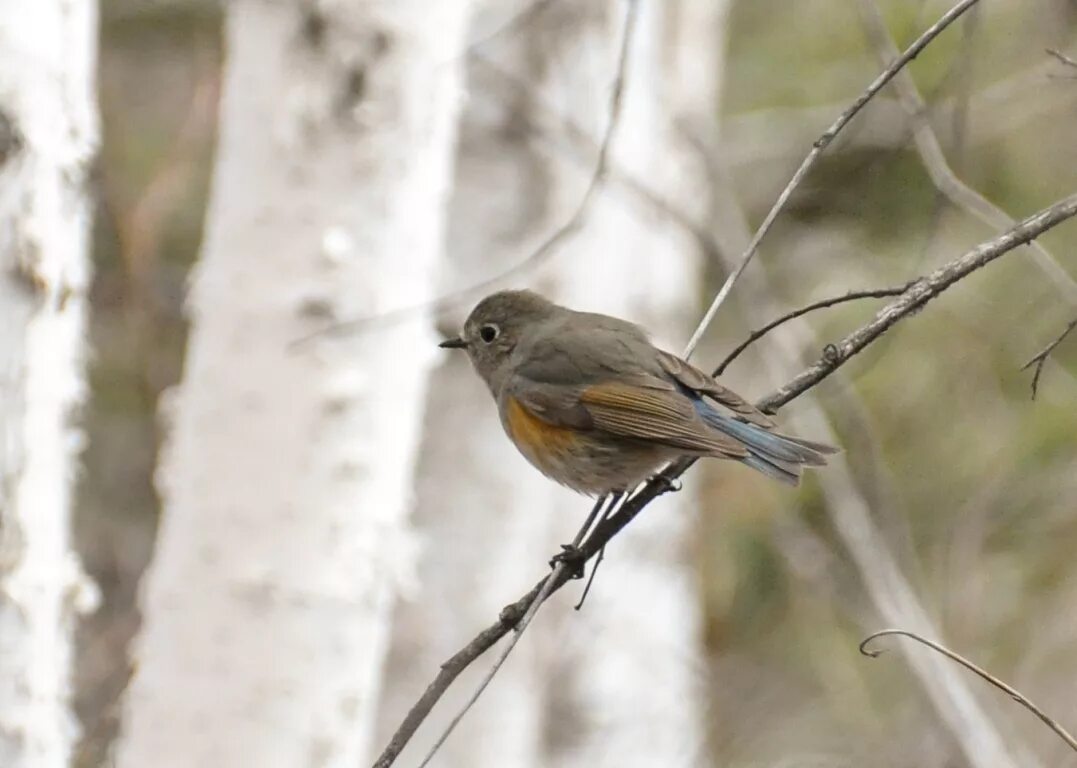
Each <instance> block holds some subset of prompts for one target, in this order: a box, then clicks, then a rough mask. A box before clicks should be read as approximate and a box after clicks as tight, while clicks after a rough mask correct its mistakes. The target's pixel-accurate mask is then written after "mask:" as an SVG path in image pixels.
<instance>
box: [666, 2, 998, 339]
mask: <svg viewBox="0 0 1077 768" xmlns="http://www.w3.org/2000/svg"><path fill="white" fill-rule="evenodd" d="M978 2H979V0H961V2H959V3H958V4H957V5H955V6H954V7H953V8H951V9H950V10H949V11H947V12H946V13H945V14H944V15H943V16H942V18H940V19H939V20H938V21H936V22H935V23H934V24H932V25H931V26H930V27H929V28H928V29H927V30H926V31H925V32H924V33H923V34H922V35H920V37H918V38H917V39H916V41H915V42H913V44H912V45H910V46H909V47H908V48H907V49H906V50H905V52H904V53H903V54H901V55H900V56H898V57H897V58H896V59H894V61H892V62H891V63H890V65H889V66H887V67H886V69H884V70H883V71H882V73H880V74H879V76H878V77H876V78H875V80H874V81H872V83H871V85H869V86H868V87H867V89H866V90H865V91H864V92H863V93H862V94H860V96H859V97H858V98H857V100H856V101H854V102H853V103H852V104H851V105H850V106H849V108H848V109H846V110H845V111H844V112H842V113H841V114H840V115H838V119H837V120H835V121H834V122H833V123H832V124H831V126H830V127H829V128H827V129H826V131H824V132H823V135H822V136H820V137H819V138H818V139H816V140H815V143H814V144H812V148H811V151H810V152H808V155H807V157H805V158H804V161H803V162H802V163H801V164H800V167H799V168H797V171H796V173H794V174H793V178H791V179H790V180H789V183H788V184H786V185H785V189H783V190H782V193H781V194H780V195H778V199H777V201H775V203H774V206H773V207H772V208H771V209H770V212H769V213H768V214H767V216H766V218H765V219H763V223H762V224H760V225H759V229H758V230H756V233H755V235H754V236H753V237H752V241H751V242H750V243H748V248H747V249H746V250H745V251H744V253H743V255H741V257H740V261H739V262H738V264H737V267H736V269H734V270H733V272H732V273H731V274H730V275H729V277H727V278H726V281H725V283H724V284H723V285H722V288H721V290H719V291H718V295H716V296H715V297H714V300H713V301H712V302H711V305H710V307H709V308H708V309H707V312H706V314H705V315H704V316H703V320H702V322H700V324H699V327H698V328H696V330H695V333H693V334H692V338H691V339H689V341H688V345H687V346H686V347H685V350H684V357H685V358H688V357H690V356H691V354H692V352H694V351H695V348H696V346H697V345H698V344H699V341H700V339H702V338H703V334H704V333H705V332H706V330H707V328H708V326H710V324H711V321H712V320H714V316H715V314H717V312H718V308H719V307H720V306H721V305H722V303H723V302H724V301H725V300H726V297H727V296H728V295H729V292H730V291H731V290H732V289H733V284H734V283H735V282H736V281H737V279H738V278H739V277H740V276H741V273H742V272H744V270H745V269H746V268H747V266H748V264H749V262H751V260H752V257H753V256H755V253H756V251H757V250H759V243H760V242H762V240H763V237H764V236H765V235H766V234H767V232H769V231H770V228H771V226H772V225H773V224H774V220H775V219H777V218H778V214H779V213H781V211H782V209H784V208H785V205H786V203H788V202H789V198H790V197H792V195H793V191H794V190H795V189H796V188H797V187H798V186H800V182H801V181H803V180H804V177H805V176H807V175H808V171H810V170H811V168H812V166H814V165H815V162H816V160H818V159H819V155H821V154H822V153H823V150H825V149H826V148H827V147H828V146H830V143H831V142H832V141H834V138H835V137H836V136H837V135H838V133H840V132H841V130H842V129H843V128H844V127H845V126H846V125H848V123H849V121H850V120H852V119H853V118H854V117H856V115H857V113H858V112H860V110H861V109H863V108H864V105H866V104H867V103H868V102H869V101H871V99H872V98H873V97H874V96H875V94H877V93H878V92H879V91H880V90H882V88H883V86H884V85H886V84H887V83H888V82H890V80H891V79H893V77H894V76H895V75H896V74H897V73H898V72H900V71H901V69H902V68H903V67H904V66H905V65H906V64H908V63H909V62H910V61H912V60H913V59H915V58H916V57H917V56H918V55H919V54H920V52H921V51H922V50H924V48H926V47H927V45H928V44H929V43H930V42H931V41H932V40H934V39H935V38H936V37H938V36H939V33H941V32H942V31H943V30H944V29H946V28H947V27H948V26H950V24H952V23H953V22H954V21H955V20H956V19H957V18H958V17H960V16H961V14H963V13H964V12H965V11H967V10H968V9H969V8H971V7H972V6H974V5H976V3H978Z"/></svg>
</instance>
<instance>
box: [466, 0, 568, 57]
mask: <svg viewBox="0 0 1077 768" xmlns="http://www.w3.org/2000/svg"><path fill="white" fill-rule="evenodd" d="M552 1H553V0H535V1H534V2H531V3H528V4H527V5H525V6H524V7H523V8H521V9H519V10H518V11H516V12H515V13H513V14H510V15H509V17H508V18H507V19H506V20H505V21H503V22H502V23H501V24H499V25H498V26H497V27H495V28H494V29H492V30H491V31H490V32H488V33H486V34H485V35H483V36H482V37H480V38H478V39H477V40H473V41H472V42H471V43H469V44H468V46H467V48H466V49H464V56H470V55H471V54H473V53H475V52H476V51H478V50H479V49H480V48H482V47H483V46H484V45H486V44H487V43H489V42H490V41H491V40H493V39H495V38H498V37H501V36H502V35H511V34H514V33H516V32H517V31H519V30H520V29H522V28H523V27H524V26H525V25H527V24H529V23H530V22H531V20H532V19H534V18H535V17H537V16H538V15H539V14H541V13H542V12H543V11H544V10H546V6H547V5H549V4H550V3H551V2H552Z"/></svg>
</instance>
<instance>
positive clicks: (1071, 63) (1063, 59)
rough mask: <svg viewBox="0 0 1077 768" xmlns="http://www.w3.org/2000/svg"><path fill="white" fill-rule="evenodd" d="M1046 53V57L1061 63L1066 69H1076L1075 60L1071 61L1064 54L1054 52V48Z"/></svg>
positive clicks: (1071, 59) (1076, 60)
mask: <svg viewBox="0 0 1077 768" xmlns="http://www.w3.org/2000/svg"><path fill="white" fill-rule="evenodd" d="M1047 53H1048V55H1050V56H1052V57H1054V58H1056V59H1058V60H1059V61H1061V62H1062V63H1063V64H1065V65H1066V66H1067V67H1073V68H1074V69H1077V59H1073V58H1071V57H1069V56H1067V55H1066V54H1064V53H1062V51H1058V50H1055V49H1054V48H1048V49H1047Z"/></svg>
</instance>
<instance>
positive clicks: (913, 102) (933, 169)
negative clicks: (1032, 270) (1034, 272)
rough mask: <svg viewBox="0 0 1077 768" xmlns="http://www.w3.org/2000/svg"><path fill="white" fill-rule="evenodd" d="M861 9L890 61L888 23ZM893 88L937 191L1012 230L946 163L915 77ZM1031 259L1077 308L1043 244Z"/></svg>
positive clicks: (1069, 282)
mask: <svg viewBox="0 0 1077 768" xmlns="http://www.w3.org/2000/svg"><path fill="white" fill-rule="evenodd" d="M860 7H861V11H862V16H863V18H864V24H865V27H866V28H867V32H868V36H869V37H870V38H871V42H872V44H873V45H874V46H875V50H876V52H877V53H878V55H879V58H880V60H883V61H885V60H887V59H889V58H890V57H892V56H894V55H896V53H897V46H895V45H894V40H893V38H892V37H891V36H890V33H889V31H888V30H887V28H886V21H885V20H884V19H883V16H882V12H881V11H880V10H879V6H878V4H877V3H876V0H860ZM894 88H895V89H896V90H897V93H898V99H899V100H900V102H901V105H902V107H904V109H905V111H906V112H907V113H908V115H909V118H910V119H911V120H912V121H913V141H914V143H915V144H916V151H917V153H918V154H919V155H920V159H921V161H922V162H923V164H924V168H925V169H926V170H927V172H928V175H929V176H930V177H931V181H932V183H933V184H934V185H935V187H936V188H937V189H938V190H939V192H941V193H942V194H943V195H945V196H946V197H947V198H948V199H949V200H950V202H952V203H953V204H954V205H956V206H957V207H959V208H961V209H963V210H965V211H966V212H968V213H970V214H972V215H973V216H975V217H976V218H978V219H979V220H980V221H982V222H984V223H985V224H987V225H988V226H989V227H992V228H994V229H995V230H996V231H998V230H1002V229H1006V228H1007V227H1012V226H1013V225H1014V222H1015V219H1014V218H1013V217H1012V216H1010V215H1009V214H1008V213H1006V212H1005V211H1004V210H1002V209H1001V208H999V207H998V206H997V205H995V204H994V203H992V202H991V201H990V200H988V199H987V198H986V197H984V196H983V195H981V194H980V193H979V192H977V191H976V190H974V189H973V188H972V187H970V186H969V185H967V184H966V183H965V182H963V181H962V180H961V179H959V178H958V177H957V174H956V173H954V170H953V168H951V167H950V164H949V163H948V162H947V160H946V154H945V152H943V150H942V144H941V143H940V142H939V137H938V135H937V134H936V133H935V129H934V128H932V127H931V123H930V122H929V121H928V118H927V115H928V107H927V104H926V103H925V102H924V99H923V97H922V96H921V95H920V91H919V90H917V88H916V83H915V81H914V80H913V78H912V75H911V74H909V73H908V72H907V71H905V72H900V73H898V74H897V76H896V77H895V79H894ZM1029 247H1030V248H1031V249H1032V256H1033V259H1034V260H1035V262H1036V265H1037V266H1038V267H1039V268H1040V270H1041V271H1042V272H1043V273H1044V274H1045V275H1047V277H1049V278H1050V279H1051V280H1052V282H1054V284H1055V285H1056V286H1057V287H1058V289H1059V290H1060V291H1061V292H1062V293H1063V294H1064V295H1065V297H1066V299H1067V301H1069V303H1070V304H1071V305H1073V306H1077V281H1075V280H1074V279H1073V278H1072V277H1071V276H1070V274H1069V273H1068V272H1067V271H1066V270H1065V269H1063V268H1062V266H1061V265H1060V264H1059V263H1058V260H1057V259H1056V258H1055V257H1054V256H1053V255H1052V254H1051V253H1050V252H1049V251H1048V250H1047V249H1046V248H1044V247H1043V246H1042V245H1041V244H1039V243H1030V244H1029Z"/></svg>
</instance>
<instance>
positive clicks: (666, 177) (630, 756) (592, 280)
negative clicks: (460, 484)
mask: <svg viewBox="0 0 1077 768" xmlns="http://www.w3.org/2000/svg"><path fill="white" fill-rule="evenodd" d="M603 5H604V10H603V12H602V13H601V14H599V13H598V11H595V10H592V17H591V20H590V26H589V39H587V38H584V39H583V40H581V41H579V44H580V45H581V46H588V48H589V49H590V50H592V51H595V50H597V51H603V52H604V53H603V55H602V56H601V58H598V59H596V58H594V57H593V56H592V58H591V59H590V60H589V61H588V62H587V63H588V64H589V68H588V70H587V77H586V82H587V84H588V86H589V90H590V93H587V92H586V91H581V90H579V89H577V90H574V91H571V92H568V93H569V94H571V95H570V96H569V97H568V99H567V108H568V109H569V110H570V113H571V114H572V115H573V116H574V117H576V119H577V120H579V121H580V122H581V123H582V125H583V126H584V127H585V128H586V129H587V131H588V132H589V133H591V134H592V135H595V136H601V135H602V132H603V131H604V130H605V128H606V125H607V119H608V118H607V116H608V93H609V83H610V74H609V73H610V63H611V62H613V61H615V59H616V50H617V41H618V40H619V39H620V35H621V32H622V23H623V17H624V13H623V10H624V4H623V3H617V2H609V3H604V4H603ZM684 5H685V3H683V2H677V3H670V4H656V3H640V4H639V6H640V8H639V14H640V16H639V22H638V25H637V27H636V36H635V39H634V40H633V41H632V48H631V52H630V59H629V61H628V73H627V78H628V80H627V90H626V91H625V95H624V105H623V115H622V118H621V122H620V124H619V125H618V126H617V129H616V133H615V135H614V141H613V144H612V152H611V160H612V166H613V168H614V169H615V172H616V173H620V174H626V175H629V176H632V177H634V178H637V179H642V180H645V183H646V184H647V185H648V186H649V187H651V188H653V189H655V190H657V191H658V192H659V193H660V194H665V193H666V192H667V190H671V189H673V190H675V189H677V188H678V183H679V180H678V179H677V178H676V168H677V156H676V148H675V145H674V142H673V140H672V137H671V128H672V122H673V119H674V118H675V116H676V115H675V113H674V112H673V110H672V108H673V107H674V106H675V104H674V103H673V101H672V100H671V99H670V98H669V95H668V91H669V90H670V87H671V83H675V82H677V80H676V78H677V77H678V76H679V74H678V73H677V72H676V71H675V70H674V71H670V70H669V66H670V62H671V58H672V57H674V56H676V55H677V54H678V50H679V46H680V41H679V40H678V32H679V30H678V29H677V27H676V22H677V14H678V13H680V12H681V11H682V10H683V7H684ZM717 31H718V30H715V33H717ZM576 55H577V57H581V55H580V54H578V53H577V54H576ZM562 56H563V57H564V54H563V55H562ZM562 60H564V58H562ZM566 70H567V68H566V67H565V66H564V65H562V67H561V77H562V78H563V81H562V82H571V80H570V79H569V78H570V73H569V72H568V71H566ZM671 75H672V77H671ZM573 97H574V98H573ZM577 174H578V171H577ZM577 179H579V181H578V182H577V183H578V184H579V182H582V179H580V178H579V176H578V175H577ZM580 188H581V187H580V186H577V187H576V189H577V190H579V189H580ZM680 194H682V195H683V194H684V193H683V191H682V192H681V193H680ZM570 195H571V197H572V198H573V199H576V198H577V197H578V195H579V192H578V191H577V192H575V193H570ZM672 199H674V200H676V199H678V198H677V197H673V198H672ZM550 267H551V269H550V271H549V273H548V274H549V277H548V278H547V279H549V280H550V283H551V284H552V286H553V289H554V292H555V293H556V295H558V297H559V298H562V299H563V300H564V301H565V302H566V303H568V304H570V305H572V306H575V307H579V308H581V309H589V310H596V311H600V312H607V313H609V314H613V315H618V316H621V317H625V318H628V319H631V320H633V321H635V322H638V323H640V324H641V325H643V326H644V327H645V328H647V329H648V330H649V331H651V333H652V334H653V337H654V341H655V342H656V343H657V344H658V345H659V346H662V347H664V348H666V349H669V350H671V351H673V352H678V353H679V352H680V350H681V348H682V347H683V345H684V342H685V341H686V340H687V337H688V335H689V334H690V332H691V329H692V326H693V324H694V323H695V321H696V319H697V314H698V285H699V283H700V280H701V275H700V264H699V259H698V254H697V252H696V250H695V246H694V243H692V242H690V241H689V240H687V239H685V238H683V237H682V236H681V235H680V233H677V232H675V230H674V229H673V228H672V227H670V226H668V223H667V222H665V221H663V220H662V218H661V217H658V216H655V215H654V212H653V210H652V209H648V208H647V207H645V206H644V205H643V204H641V202H640V201H639V200H638V199H635V198H632V197H630V196H628V195H625V194H620V193H618V192H617V191H616V188H614V187H612V186H610V187H607V190H606V192H605V194H604V195H603V197H602V198H600V200H599V202H598V204H597V205H596V206H595V209H594V211H593V213H592V215H591V217H590V220H589V222H588V225H587V226H586V228H585V229H584V231H583V233H582V235H581V236H580V238H579V239H577V240H576V241H574V242H573V243H572V245H571V246H570V248H569V249H568V252H566V253H565V254H563V256H561V257H560V258H559V259H557V260H556V261H555V262H554V263H553V264H551V265H550ZM585 509H586V503H585V502H582V501H576V502H575V503H574V504H573V505H572V507H571V509H570V510H567V511H566V513H565V516H566V517H569V516H570V514H571V519H578V517H579V516H580V515H581V514H582V513H583V512H584V511H585ZM696 509H697V505H696V503H695V501H694V499H693V489H692V484H691V481H690V480H689V481H688V483H687V484H686V487H685V489H684V490H682V491H681V492H680V493H677V494H671V495H669V496H667V497H665V498H664V499H662V500H661V501H660V502H658V504H657V505H656V506H655V507H654V508H653V509H650V510H648V512H647V514H645V515H643V516H642V517H641V518H639V519H638V520H637V521H636V522H635V523H634V524H633V526H632V527H631V529H630V530H628V531H626V532H625V535H624V536H621V537H618V539H617V540H616V541H615V542H614V543H613V544H612V545H611V546H610V548H609V551H608V552H607V557H606V560H605V562H604V563H603V565H602V568H601V570H600V571H599V574H598V578H597V582H596V586H595V587H594V589H593V591H592V594H591V595H590V597H589V598H588V601H589V603H588V604H587V605H586V606H585V608H584V610H583V611H582V612H581V613H575V612H572V611H571V610H567V605H565V604H562V605H561V606H560V607H561V609H562V613H561V617H560V618H561V621H560V626H553V627H551V628H550V631H549V632H548V633H547V635H546V637H545V638H544V640H545V643H546V645H547V653H548V654H551V655H552V654H557V657H558V658H560V664H558V665H557V666H556V667H555V671H554V674H553V675H552V676H551V677H552V679H553V680H555V681H556V684H555V687H553V688H552V689H551V701H550V710H549V718H550V723H549V734H550V738H549V750H550V762H549V764H550V765H554V766H558V768H577V767H579V768H583V767H584V766H587V768H596V767H599V768H601V767H602V766H610V767H611V768H612V767H613V766H618V768H633V767H635V766H640V767H641V768H642V766H654V765H662V766H669V767H670V768H679V767H681V766H694V765H697V764H699V763H700V762H701V760H702V759H703V757H704V736H703V728H702V711H703V703H704V701H705V684H706V678H705V675H704V674H702V670H703V664H702V644H701V637H702V636H701V620H702V619H701V613H700V612H701V600H700V593H699V585H698V583H697V580H696V572H697V570H696V565H695V553H694V551H693V548H692V545H691V541H692V539H693V531H694V528H695V525H696V521H695V519H694V512H695V510H696Z"/></svg>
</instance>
